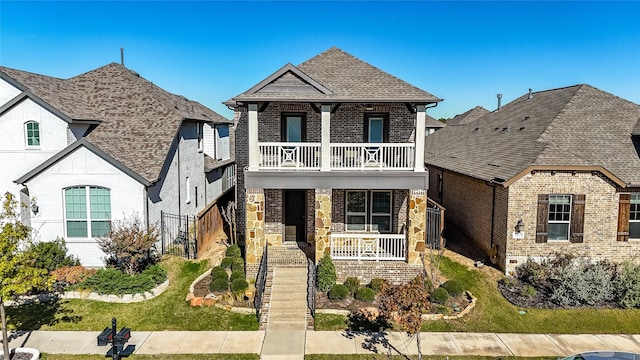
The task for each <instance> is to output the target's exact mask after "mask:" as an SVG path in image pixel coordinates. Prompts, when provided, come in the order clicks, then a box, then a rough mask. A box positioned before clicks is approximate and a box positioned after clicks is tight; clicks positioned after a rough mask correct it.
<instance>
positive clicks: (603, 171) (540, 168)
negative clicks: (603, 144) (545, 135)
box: [503, 165, 627, 188]
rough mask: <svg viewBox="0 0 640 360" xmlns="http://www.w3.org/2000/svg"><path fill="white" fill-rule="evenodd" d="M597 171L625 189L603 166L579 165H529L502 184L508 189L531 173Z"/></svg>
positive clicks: (624, 184)
mask: <svg viewBox="0 0 640 360" xmlns="http://www.w3.org/2000/svg"><path fill="white" fill-rule="evenodd" d="M553 170H556V171H573V170H575V171H598V172H600V173H601V174H602V175H604V176H605V177H607V178H608V179H609V180H611V181H613V182H614V183H615V184H616V185H618V186H620V187H623V188H624V187H627V183H625V182H624V181H623V180H622V179H620V178H619V177H617V176H615V175H614V174H613V173H612V172H611V171H609V170H607V169H605V168H604V167H603V166H580V165H531V166H529V167H527V168H526V169H524V170H522V171H521V172H519V173H518V174H516V175H515V176H514V177H512V178H511V179H509V180H507V181H505V182H504V184H503V185H504V187H508V186H509V185H511V184H513V183H514V182H516V181H518V180H519V179H520V178H522V177H523V176H525V175H527V174H528V173H530V172H532V171H553Z"/></svg>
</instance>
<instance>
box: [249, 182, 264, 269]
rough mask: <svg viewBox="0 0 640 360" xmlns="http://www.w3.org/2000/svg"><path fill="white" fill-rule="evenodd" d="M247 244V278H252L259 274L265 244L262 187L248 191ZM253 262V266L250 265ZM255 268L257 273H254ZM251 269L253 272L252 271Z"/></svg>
mask: <svg viewBox="0 0 640 360" xmlns="http://www.w3.org/2000/svg"><path fill="white" fill-rule="evenodd" d="M246 198H247V201H246V209H247V213H246V216H247V220H246V233H245V234H246V237H245V239H246V245H245V258H246V264H247V278H249V279H252V278H254V277H255V275H256V274H257V267H256V266H253V265H257V264H260V259H261V258H262V251H263V249H264V245H265V241H264V240H265V234H264V225H265V221H264V209H265V208H264V193H263V191H262V189H247V191H246ZM250 264H251V266H249V265H250ZM254 268H255V271H256V273H255V274H254V273H253V271H254V270H253V269H254ZM250 271H251V273H250Z"/></svg>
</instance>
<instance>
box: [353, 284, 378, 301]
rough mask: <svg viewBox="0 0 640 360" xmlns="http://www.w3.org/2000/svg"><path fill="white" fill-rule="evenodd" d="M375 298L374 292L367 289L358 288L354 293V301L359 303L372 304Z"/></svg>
mask: <svg viewBox="0 0 640 360" xmlns="http://www.w3.org/2000/svg"><path fill="white" fill-rule="evenodd" d="M375 298H376V292H375V291H374V290H373V289H370V288H368V287H363V288H359V289H358V290H357V291H356V299H358V300H360V301H366V302H372V301H373V300H375Z"/></svg>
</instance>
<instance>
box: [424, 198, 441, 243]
mask: <svg viewBox="0 0 640 360" xmlns="http://www.w3.org/2000/svg"><path fill="white" fill-rule="evenodd" d="M440 211H441V210H440V208H437V207H428V208H427V246H428V247H430V248H431V249H440V246H441V245H442V242H441V241H440V237H441V236H442V231H441V229H442V227H441V224H440V220H441V216H440Z"/></svg>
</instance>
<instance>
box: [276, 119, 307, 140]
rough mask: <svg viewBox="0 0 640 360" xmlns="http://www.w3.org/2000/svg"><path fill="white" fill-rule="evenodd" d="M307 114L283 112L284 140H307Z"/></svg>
mask: <svg viewBox="0 0 640 360" xmlns="http://www.w3.org/2000/svg"><path fill="white" fill-rule="evenodd" d="M305 132H306V114H304V113H290V114H286V113H285V114H282V141H284V142H303V141H305V140H306V135H305Z"/></svg>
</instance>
